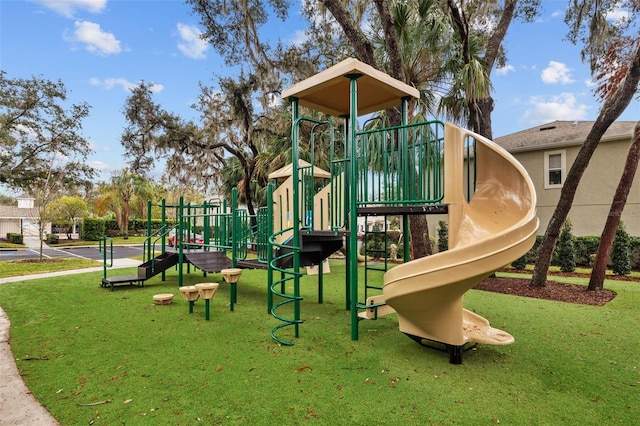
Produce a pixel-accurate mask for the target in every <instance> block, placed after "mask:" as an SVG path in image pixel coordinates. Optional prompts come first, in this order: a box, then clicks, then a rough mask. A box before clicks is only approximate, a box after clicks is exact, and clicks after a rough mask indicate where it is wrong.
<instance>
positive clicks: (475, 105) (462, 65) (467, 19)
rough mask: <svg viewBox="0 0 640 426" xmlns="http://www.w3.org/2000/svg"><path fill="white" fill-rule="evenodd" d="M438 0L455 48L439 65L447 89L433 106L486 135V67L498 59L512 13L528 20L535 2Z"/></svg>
mask: <svg viewBox="0 0 640 426" xmlns="http://www.w3.org/2000/svg"><path fill="white" fill-rule="evenodd" d="M499 3H500V2H498V1H466V2H464V1H463V2H460V1H455V0H446V1H443V2H442V4H443V6H442V7H443V9H444V11H445V13H446V14H447V15H448V17H449V19H450V21H451V28H452V30H453V32H454V34H455V36H454V40H455V41H456V45H455V47H456V49H455V51H454V54H453V55H451V56H450V57H449V59H448V61H447V62H446V63H445V64H444V65H445V70H446V72H447V73H448V75H449V82H450V84H449V88H448V90H447V91H446V94H445V96H444V97H443V98H442V101H441V104H440V107H439V110H440V111H441V112H442V113H444V114H445V115H446V116H447V117H449V118H452V119H453V120H455V121H458V122H460V121H462V122H464V123H465V124H466V125H467V126H468V127H469V128H470V129H471V130H473V131H474V132H476V133H478V134H481V135H483V136H485V137H487V138H489V139H492V135H493V131H492V128H491V113H492V111H493V105H494V100H493V98H492V97H491V92H490V87H491V79H490V76H491V71H492V70H493V68H494V66H495V65H496V64H504V62H505V60H506V59H505V52H504V49H503V47H502V43H503V41H504V38H505V36H506V34H507V30H508V29H509V26H510V25H511V22H512V21H513V19H514V18H518V17H519V18H522V19H523V20H524V21H525V22H531V21H532V20H533V19H534V18H535V17H536V16H537V14H538V7H539V3H540V2H539V1H533V0H529V1H528V0H524V1H520V3H518V0H505V1H504V3H503V4H502V5H500V4H499Z"/></svg>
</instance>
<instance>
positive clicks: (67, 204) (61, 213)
mask: <svg viewBox="0 0 640 426" xmlns="http://www.w3.org/2000/svg"><path fill="white" fill-rule="evenodd" d="M47 209H48V216H49V218H50V219H51V220H52V221H53V222H55V223H57V224H61V225H65V226H66V227H67V238H68V239H69V240H70V239H71V233H72V232H73V227H74V225H75V224H77V223H78V222H79V221H80V220H81V219H83V218H84V217H86V216H87V215H88V214H89V209H88V207H87V203H86V202H85V201H84V200H83V199H82V198H79V197H70V196H68V195H64V196H62V197H60V198H58V199H57V200H55V201H53V202H52V203H51V204H49V206H48V208H47Z"/></svg>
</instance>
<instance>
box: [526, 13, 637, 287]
mask: <svg viewBox="0 0 640 426" xmlns="http://www.w3.org/2000/svg"><path fill="white" fill-rule="evenodd" d="M571 3H573V5H572V7H569V9H568V10H567V15H566V19H565V20H566V21H567V22H568V23H569V24H570V25H571V29H570V32H569V39H570V40H571V41H573V42H576V41H577V40H578V39H580V40H581V41H582V42H583V43H584V48H583V50H582V54H583V59H584V58H586V59H588V60H589V63H590V65H591V71H592V74H595V76H596V78H597V80H598V88H597V91H596V93H597V94H599V95H600V99H603V100H604V103H603V104H602V107H601V108H600V112H599V114H598V117H597V118H596V121H595V122H594V124H593V126H592V128H591V130H590V131H589V134H588V135H587V138H586V140H585V142H584V144H583V145H582V147H581V148H580V151H579V152H578V155H577V156H576V158H575V160H574V162H573V164H572V166H571V168H570V169H569V173H568V174H567V177H566V179H565V182H564V185H563V186H562V189H561V190H560V199H559V201H558V204H557V205H556V208H555V210H554V212H553V215H552V216H551V219H550V220H549V224H548V225H547V229H546V231H545V234H544V237H543V239H542V243H541V244H540V248H539V251H538V257H537V259H536V266H535V268H534V271H533V276H532V279H531V285H533V286H537V287H543V286H545V285H546V281H547V274H548V271H549V265H550V263H551V256H552V254H553V248H554V246H555V243H556V241H557V239H558V235H559V232H560V227H561V226H562V224H563V223H564V220H565V219H566V217H567V215H568V213H569V210H570V209H571V205H572V204H573V199H574V197H575V193H576V189H577V187H578V184H579V183H580V179H581V178H582V175H583V174H584V171H585V170H586V168H587V166H588V165H589V161H590V160H591V157H592V155H593V152H594V151H595V149H596V147H597V146H598V142H599V141H600V139H601V138H602V136H603V135H604V133H605V132H606V131H607V129H608V128H609V126H610V125H611V123H613V122H614V121H615V120H616V119H617V118H618V117H619V116H620V114H622V112H623V111H624V110H625V109H626V108H627V106H628V105H629V103H630V102H631V100H632V99H633V97H634V96H635V94H636V92H637V90H638V83H639V82H640V34H638V32H637V31H635V32H634V31H628V30H629V25H638V19H637V15H638V12H639V7H638V6H639V5H638V2H637V0H623V1H613V0H611V1H609V0H605V1H601V0H584V1H577V0H574V1H573V2H570V5H571ZM625 6H626V9H627V10H628V11H629V12H630V17H629V18H628V19H626V20H618V21H615V22H614V23H609V22H608V21H607V19H606V16H607V13H611V12H613V11H615V10H619V9H620V8H621V7H625ZM625 30H627V31H628V32H627V33H625ZM611 58H617V59H618V60H617V61H611Z"/></svg>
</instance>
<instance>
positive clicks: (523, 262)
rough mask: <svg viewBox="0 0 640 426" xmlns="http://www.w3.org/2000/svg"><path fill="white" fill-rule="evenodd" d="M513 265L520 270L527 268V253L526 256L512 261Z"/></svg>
mask: <svg viewBox="0 0 640 426" xmlns="http://www.w3.org/2000/svg"><path fill="white" fill-rule="evenodd" d="M511 266H512V267H513V268H514V269H519V270H523V269H525V268H526V267H527V255H526V254H525V255H524V256H522V257H520V258H519V259H516V260H514V261H513V262H511Z"/></svg>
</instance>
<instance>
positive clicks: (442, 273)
mask: <svg viewBox="0 0 640 426" xmlns="http://www.w3.org/2000/svg"><path fill="white" fill-rule="evenodd" d="M468 135H469V136H472V137H474V138H475V139H476V141H477V151H476V157H477V158H476V164H477V170H478V172H477V173H478V174H477V184H476V192H475V194H474V196H473V198H472V200H471V202H470V203H467V202H466V200H465V196H464V191H463V179H462V176H463V173H464V172H463V166H464V161H465V159H464V154H463V153H464V150H463V144H464V140H465V137H466V136H468ZM445 174H446V175H445V184H446V188H445V203H446V204H447V205H448V206H449V225H448V226H449V250H448V251H445V252H442V253H437V254H435V255H433V256H428V257H424V258H421V259H417V260H414V261H411V262H408V263H405V264H402V265H399V266H397V267H395V268H393V269H391V270H390V271H389V272H387V273H386V274H385V276H384V288H383V294H384V298H385V301H386V303H387V304H388V305H390V306H391V307H393V308H394V309H395V310H396V312H397V313H398V320H399V325H400V331H402V332H404V333H408V334H411V335H414V336H419V337H423V338H425V339H430V340H434V341H438V342H442V343H446V344H451V345H463V344H464V343H467V342H478V343H489V344H496V345H501V344H509V343H512V342H513V341H514V338H513V337H512V336H511V335H509V334H508V333H506V332H503V331H501V330H498V329H495V328H493V327H491V326H490V324H489V322H488V321H487V320H486V319H484V318H482V317H481V316H479V315H476V314H473V313H471V312H469V311H466V310H465V309H463V307H462V298H463V295H464V293H466V292H467V291H468V290H470V289H471V288H473V287H474V286H475V285H476V284H477V283H479V282H480V281H482V280H483V279H484V278H486V277H488V276H489V275H491V274H492V273H493V272H494V271H496V270H497V269H499V268H501V267H503V266H505V265H507V264H509V263H511V262H512V261H514V260H516V259H518V258H519V257H521V256H523V255H524V254H525V253H526V252H527V251H528V250H529V249H530V248H531V247H532V246H533V243H534V242H535V237H536V230H537V228H538V218H537V216H536V212H535V205H536V198H535V197H536V196H535V189H534V187H533V183H532V181H531V179H530V178H529V175H528V174H527V172H526V171H525V169H524V168H523V167H522V166H521V165H520V163H518V162H517V160H515V158H513V157H512V156H511V155H510V154H509V153H507V152H506V151H505V150H503V149H502V148H500V147H499V146H498V145H496V144H495V143H493V142H491V141H489V140H488V139H486V138H483V137H482V136H480V135H477V134H474V133H472V132H469V131H466V130H462V129H460V128H458V127H456V126H454V125H451V124H446V127H445Z"/></svg>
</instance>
